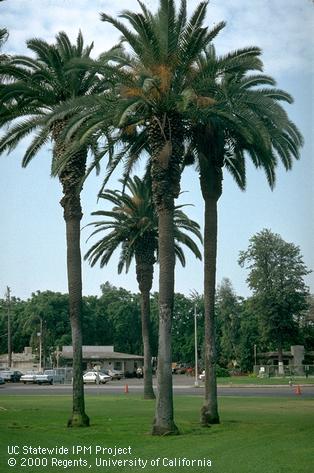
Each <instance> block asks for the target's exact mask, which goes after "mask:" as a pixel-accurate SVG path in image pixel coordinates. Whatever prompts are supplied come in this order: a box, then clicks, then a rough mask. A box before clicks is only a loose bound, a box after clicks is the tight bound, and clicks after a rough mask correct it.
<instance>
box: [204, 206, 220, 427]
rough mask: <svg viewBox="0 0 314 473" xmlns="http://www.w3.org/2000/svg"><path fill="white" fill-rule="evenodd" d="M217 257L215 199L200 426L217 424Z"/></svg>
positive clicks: (208, 230) (207, 239)
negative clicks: (203, 391)
mask: <svg viewBox="0 0 314 473" xmlns="http://www.w3.org/2000/svg"><path fill="white" fill-rule="evenodd" d="M216 256H217V200H216V199H215V198H211V197H207V198H206V199H205V228H204V303H205V398H204V404H203V407H202V409H201V424H202V425H204V426H208V425H209V424H219V415H218V403H217V381H216V341H215V326H216V324H215V287H216Z"/></svg>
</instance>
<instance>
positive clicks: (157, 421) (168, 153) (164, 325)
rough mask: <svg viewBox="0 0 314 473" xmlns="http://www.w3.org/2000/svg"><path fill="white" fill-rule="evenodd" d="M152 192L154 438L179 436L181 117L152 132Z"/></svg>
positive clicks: (154, 126)
mask: <svg viewBox="0 0 314 473" xmlns="http://www.w3.org/2000/svg"><path fill="white" fill-rule="evenodd" d="M149 141H150V147H151V150H152V154H151V162H152V166H151V177H152V191H153V199H154V204H155V208H156V210H157V214H158V252H159V338H158V364H157V399H156V409H155V418H154V423H153V429H152V433H153V435H170V434H177V433H178V428H177V426H176V424H175V422H174V413H173V387H172V370H171V363H172V346H171V328H172V316H173V298H174V266H175V251H174V223H173V217H174V199H175V198H176V197H178V195H179V192H180V175H181V163H182V160H183V139H182V128H181V124H180V120H179V119H178V117H170V118H169V117H168V118H165V117H161V118H160V119H159V120H157V119H156V122H155V123H152V124H151V127H150V130H149Z"/></svg>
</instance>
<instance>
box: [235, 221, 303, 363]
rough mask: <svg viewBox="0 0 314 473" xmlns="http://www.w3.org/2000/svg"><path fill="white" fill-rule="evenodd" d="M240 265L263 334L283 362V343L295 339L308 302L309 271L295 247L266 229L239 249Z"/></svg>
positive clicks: (297, 248) (298, 249)
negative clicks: (251, 294)
mask: <svg viewBox="0 0 314 473" xmlns="http://www.w3.org/2000/svg"><path fill="white" fill-rule="evenodd" d="M239 264H240V265H241V266H242V267H244V266H245V267H246V268H247V269H248V270H249V276H248V278H247V282H248V285H249V287H250V289H252V290H253V298H252V301H253V304H254V309H255V310H256V313H257V315H258V317H259V321H260V325H261V330H262V334H263V337H264V339H265V340H267V341H268V342H269V343H271V344H273V345H274V347H275V348H277V349H278V360H279V362H282V351H283V348H284V346H285V345H286V344H288V343H291V342H292V341H293V340H297V338H298V325H297V319H298V316H299V315H300V314H301V313H302V312H303V311H304V310H305V309H306V308H307V305H308V301H307V298H308V294H309V293H308V288H307V286H306V285H305V282H304V276H306V275H307V274H309V273H310V272H311V271H309V270H308V269H307V267H306V265H305V264H304V262H303V259H302V256H301V254H300V248H299V247H298V246H296V245H294V244H293V243H287V242H285V241H284V240H283V239H282V237H281V236H280V235H278V234H275V233H272V232H271V230H268V229H264V230H262V231H261V232H259V233H257V234H256V235H254V236H253V237H252V238H251V239H250V244H249V247H248V249H247V250H246V251H241V252H240V257H239Z"/></svg>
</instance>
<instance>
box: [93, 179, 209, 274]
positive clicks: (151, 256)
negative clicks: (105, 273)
mask: <svg viewBox="0 0 314 473" xmlns="http://www.w3.org/2000/svg"><path fill="white" fill-rule="evenodd" d="M125 184H126V188H127V189H128V190H129V192H130V193H129V194H126V193H124V192H120V191H117V190H115V191H111V190H108V191H106V192H103V193H102V194H100V198H102V199H104V200H106V201H109V202H111V203H112V204H114V207H113V208H112V210H111V211H105V210H99V211H97V212H93V213H92V215H95V216H96V215H97V216H99V217H106V218H108V220H100V221H95V222H92V223H90V224H89V225H93V226H94V227H95V228H96V230H95V231H94V232H93V233H92V234H91V236H90V237H92V236H94V235H96V234H98V233H99V232H101V233H103V232H107V235H105V236H103V237H102V238H101V239H100V240H99V241H97V242H96V243H95V244H94V245H92V247H91V248H90V249H89V250H88V252H87V253H86V255H85V259H87V258H88V259H89V261H90V263H91V265H92V266H94V265H95V264H96V263H97V262H98V261H100V266H101V267H103V266H104V265H106V264H107V263H108V262H109V260H110V258H111V256H112V254H113V252H114V251H115V250H116V249H117V248H118V247H119V246H121V253H120V260H119V264H118V272H119V273H121V272H122V270H123V268H124V267H125V269H126V271H128V270H129V267H130V264H131V261H132V260H133V258H134V257H135V254H136V253H137V252H139V251H140V252H146V257H147V258H148V259H147V261H151V262H152V263H154V262H155V261H156V259H157V252H158V217H157V214H156V211H155V208H154V205H153V202H152V195H151V186H150V183H149V182H147V180H145V179H143V180H141V179H140V178H139V177H137V176H134V178H133V179H132V178H128V179H127V180H126V183H125ZM181 208H182V206H177V207H176V208H175V211H174V222H175V252H176V256H177V258H178V260H179V261H180V263H181V264H182V266H185V262H186V261H185V256H184V252H183V250H182V247H181V246H180V244H184V245H185V246H186V247H188V248H189V249H190V250H191V251H192V252H193V253H194V255H195V256H196V257H197V258H199V259H201V253H200V251H199V249H198V247H197V245H196V243H195V242H194V240H193V239H192V238H191V237H190V236H189V235H188V234H187V233H185V232H186V231H188V232H190V233H192V234H193V235H195V236H196V237H197V238H198V239H199V240H200V241H202V237H201V233H200V229H199V228H200V227H199V225H198V223H197V222H195V221H193V220H191V219H189V218H188V217H187V215H186V214H185V213H184V212H183V211H182V210H181ZM108 231H109V233H108Z"/></svg>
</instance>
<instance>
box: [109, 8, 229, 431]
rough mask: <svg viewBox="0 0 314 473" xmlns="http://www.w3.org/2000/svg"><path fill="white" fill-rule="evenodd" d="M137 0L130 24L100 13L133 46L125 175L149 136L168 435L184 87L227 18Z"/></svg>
mask: <svg viewBox="0 0 314 473" xmlns="http://www.w3.org/2000/svg"><path fill="white" fill-rule="evenodd" d="M138 3H139V5H140V8H141V12H140V13H133V12H131V11H129V10H127V11H124V12H122V14H121V15H120V17H121V18H123V19H124V20H126V21H127V22H129V24H130V25H131V29H129V28H128V27H127V26H125V24H124V23H123V22H121V21H120V20H118V19H116V18H113V17H111V16H109V15H107V14H104V13H103V14H102V15H101V18H102V20H103V21H105V22H108V23H111V24H112V25H113V26H114V27H115V28H116V29H118V30H119V31H120V32H121V34H122V41H123V42H124V43H126V44H127V45H128V47H130V49H131V54H130V55H128V54H127V53H124V54H120V55H117V56H116V61H117V63H118V64H119V66H120V72H121V76H120V78H119V82H118V83H117V85H116V89H115V91H116V98H117V103H116V106H115V125H116V126H117V127H118V128H119V129H120V130H127V131H128V130H129V129H132V128H134V127H137V130H138V132H139V133H138V135H137V136H138V138H139V139H140V141H139V144H138V147H137V152H136V153H134V154H133V153H132V152H131V153H129V154H128V158H129V159H128V161H127V163H126V170H125V172H126V175H128V173H129V171H130V169H131V168H132V166H133V164H134V161H135V160H136V159H137V158H138V154H139V153H138V151H140V150H141V149H144V148H145V147H146V145H145V144H144V143H143V141H144V140H143V136H146V137H147V144H148V147H149V149H150V158H149V160H150V163H151V179H152V194H153V201H154V205H155V208H156V212H157V215H158V235H159V239H158V245H159V247H158V248H159V249H158V253H159V267H160V274H159V342H158V370H157V384H158V390H157V402H156V410H155V419H154V424H153V430H152V433H153V434H154V435H165V434H172V433H177V432H178V429H177V427H176V425H175V422H174V415H173V393H172V372H171V362H172V350H171V325H172V315H173V296H174V266H175V250H174V225H173V220H174V199H175V198H177V197H178V195H179V193H180V178H181V172H182V166H183V156H184V138H185V133H186V126H185V113H182V102H183V99H184V93H185V91H186V90H187V89H188V88H189V87H191V86H192V82H191V79H192V77H193V74H192V72H193V67H194V65H195V61H196V59H197V57H198V55H199V54H200V53H201V51H202V50H203V49H204V48H205V47H206V45H208V44H209V43H210V41H211V40H212V39H213V38H214V37H215V36H216V34H218V32H219V31H220V30H221V29H222V28H223V27H224V23H219V24H218V25H217V26H216V27H215V28H214V29H212V30H211V31H208V29H207V28H205V27H203V23H204V19H205V15H206V8H207V2H201V3H200V4H199V5H198V7H197V8H196V10H195V12H194V13H193V14H192V16H191V18H190V19H189V20H187V8H186V0H181V4H180V9H179V11H178V12H177V11H176V9H175V5H174V1H173V0H160V3H159V9H158V11H157V13H156V14H153V13H151V12H150V11H149V10H148V9H147V8H146V6H145V5H144V4H143V3H142V2H140V1H139V2H138ZM122 73H124V77H123V74H122ZM142 131H143V132H144V134H143V133H142ZM128 150H129V151H130V149H128ZM131 150H132V151H133V150H134V147H132V148H131ZM121 159H125V154H123V153H120V154H119V155H118V157H116V159H114V160H113V161H112V166H111V169H112V168H114V167H115V165H116V164H117V162H118V161H119V160H121Z"/></svg>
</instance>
